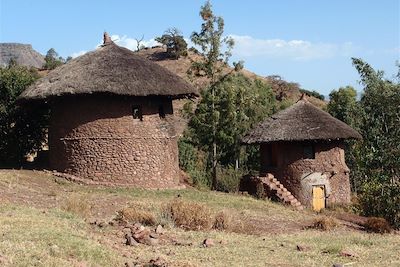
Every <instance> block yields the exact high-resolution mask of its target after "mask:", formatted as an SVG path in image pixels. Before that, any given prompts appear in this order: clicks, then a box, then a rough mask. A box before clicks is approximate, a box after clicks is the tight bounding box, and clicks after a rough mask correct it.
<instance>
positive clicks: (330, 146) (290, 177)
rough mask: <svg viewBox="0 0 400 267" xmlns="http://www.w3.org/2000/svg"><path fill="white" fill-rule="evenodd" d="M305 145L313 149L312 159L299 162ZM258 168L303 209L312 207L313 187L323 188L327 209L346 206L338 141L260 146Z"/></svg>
mask: <svg viewBox="0 0 400 267" xmlns="http://www.w3.org/2000/svg"><path fill="white" fill-rule="evenodd" d="M305 145H313V146H314V151H315V159H304V158H303V157H304V156H303V153H304V152H303V148H304V146H305ZM271 152H272V153H271ZM272 158H273V159H272ZM271 162H273V164H271ZM271 165H274V166H271ZM261 166H262V168H261V173H267V172H269V173H272V174H273V175H274V176H275V177H276V178H277V179H278V180H279V181H280V182H281V183H282V184H283V185H284V186H285V187H286V188H287V189H288V190H289V191H290V192H291V193H292V194H293V195H294V196H295V197H296V198H297V199H298V200H299V201H300V202H301V203H302V204H303V205H306V206H310V205H311V204H312V186H313V185H325V190H326V195H327V205H328V206H329V205H331V204H334V203H349V202H350V182H349V169H348V167H347V165H346V163H345V158H344V144H343V142H341V141H332V142H328V141H326V142H323V141H320V142H310V143H305V142H282V143H272V144H263V145H261Z"/></svg>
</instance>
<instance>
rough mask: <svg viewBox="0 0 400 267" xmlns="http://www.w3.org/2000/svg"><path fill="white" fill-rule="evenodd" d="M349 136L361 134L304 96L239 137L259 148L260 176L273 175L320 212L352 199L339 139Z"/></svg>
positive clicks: (341, 142)
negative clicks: (327, 207) (326, 207)
mask: <svg viewBox="0 0 400 267" xmlns="http://www.w3.org/2000/svg"><path fill="white" fill-rule="evenodd" d="M349 138H353V139H360V138H361V135H360V134H359V133H358V132H357V131H355V130H354V129H352V128H351V127H350V126H348V125H347V124H345V123H344V122H342V121H340V120H338V119H336V118H334V117H332V116H331V115H330V114H329V113H327V112H325V111H323V110H321V109H319V108H317V107H315V106H313V105H312V104H311V103H309V102H308V100H307V99H306V98H305V96H304V95H303V96H302V98H301V99H300V100H299V101H298V102H297V103H295V104H294V105H292V106H291V107H289V108H287V109H285V110H283V111H281V112H278V113H276V114H275V115H273V116H271V117H270V118H267V119H266V120H265V121H263V122H262V123H260V124H259V125H258V126H256V127H255V128H254V129H252V130H251V131H250V132H249V133H248V134H247V135H246V136H245V137H244V138H243V140H242V141H243V143H245V144H248V145H252V144H256V145H259V146H260V158H261V164H260V165H261V170H260V176H262V175H266V174H272V175H273V176H274V177H275V178H276V179H277V180H278V181H279V182H280V183H281V184H283V186H284V187H285V188H286V189H287V190H288V191H289V192H290V193H292V194H293V195H294V196H295V197H296V198H297V200H299V201H300V202H301V203H302V204H303V205H305V206H313V207H314V209H317V210H319V209H321V208H324V207H325V206H329V205H331V204H333V203H349V202H350V182H349V171H350V170H349V168H348V167H347V165H346V163H345V157H344V149H345V145H344V142H343V141H344V140H345V139H349ZM316 206H319V207H316Z"/></svg>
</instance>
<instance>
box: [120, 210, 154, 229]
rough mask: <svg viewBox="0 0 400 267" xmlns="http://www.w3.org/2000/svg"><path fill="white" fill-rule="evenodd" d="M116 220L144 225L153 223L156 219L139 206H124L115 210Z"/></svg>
mask: <svg viewBox="0 0 400 267" xmlns="http://www.w3.org/2000/svg"><path fill="white" fill-rule="evenodd" d="M115 219H116V221H120V222H123V221H125V222H129V223H141V224H144V225H155V224H156V219H155V218H154V215H153V214H152V213H151V212H149V211H146V210H144V209H142V208H140V207H126V208H123V209H122V210H119V211H118V212H117V217H116V218H115Z"/></svg>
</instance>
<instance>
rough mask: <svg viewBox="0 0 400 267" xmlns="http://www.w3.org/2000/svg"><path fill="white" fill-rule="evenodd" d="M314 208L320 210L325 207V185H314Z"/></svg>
mask: <svg viewBox="0 0 400 267" xmlns="http://www.w3.org/2000/svg"><path fill="white" fill-rule="evenodd" d="M312 194H313V210H314V211H320V210H322V209H324V208H325V186H323V185H317V186H313V190H312Z"/></svg>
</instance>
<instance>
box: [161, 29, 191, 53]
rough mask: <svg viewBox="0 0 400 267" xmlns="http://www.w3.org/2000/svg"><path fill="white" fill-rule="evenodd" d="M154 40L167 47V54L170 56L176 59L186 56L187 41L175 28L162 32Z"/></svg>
mask: <svg viewBox="0 0 400 267" xmlns="http://www.w3.org/2000/svg"><path fill="white" fill-rule="evenodd" d="M156 41H157V42H159V43H161V44H163V45H165V46H166V47H167V54H168V56H169V57H171V58H175V59H178V58H180V57H181V56H187V43H186V41H185V39H184V38H183V36H182V34H181V32H180V31H179V30H178V29H177V28H171V29H168V30H166V31H165V32H164V34H163V35H162V36H161V37H157V38H156Z"/></svg>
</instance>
